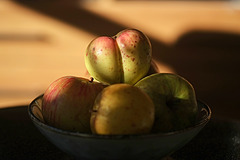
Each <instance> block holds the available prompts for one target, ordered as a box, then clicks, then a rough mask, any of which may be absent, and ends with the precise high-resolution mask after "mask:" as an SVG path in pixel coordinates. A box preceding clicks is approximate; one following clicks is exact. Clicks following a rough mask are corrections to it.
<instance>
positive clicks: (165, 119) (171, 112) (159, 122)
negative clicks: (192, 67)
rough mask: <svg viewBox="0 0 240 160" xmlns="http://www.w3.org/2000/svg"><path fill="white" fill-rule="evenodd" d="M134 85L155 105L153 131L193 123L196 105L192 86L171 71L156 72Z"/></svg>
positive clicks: (167, 129) (169, 129) (178, 127)
mask: <svg viewBox="0 0 240 160" xmlns="http://www.w3.org/2000/svg"><path fill="white" fill-rule="evenodd" d="M135 86H137V87H139V88H140V89H142V90H143V91H144V92H145V93H147V94H148V95H149V96H150V97H151V99H152V100H153V103H154V105H155V124H154V126H153V132H170V131H175V130H180V129H184V128H186V127H189V126H191V125H194V123H195V120H196V116H197V112H198V106H197V100H196V95H195V91H194V88H193V86H192V85H191V84H190V83H189V82H188V81H187V80H186V79H184V78H183V77H181V76H179V75H177V74H172V73H156V74H152V75H150V76H147V77H145V78H143V79H141V80H140V81H139V82H137V83H136V84H135Z"/></svg>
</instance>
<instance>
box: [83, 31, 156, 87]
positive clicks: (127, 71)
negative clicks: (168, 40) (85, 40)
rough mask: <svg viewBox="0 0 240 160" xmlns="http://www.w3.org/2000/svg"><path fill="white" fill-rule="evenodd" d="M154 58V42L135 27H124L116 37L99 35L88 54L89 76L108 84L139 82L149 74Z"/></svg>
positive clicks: (89, 46) (90, 46) (86, 56)
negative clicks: (152, 45) (152, 43)
mask: <svg viewBox="0 0 240 160" xmlns="http://www.w3.org/2000/svg"><path fill="white" fill-rule="evenodd" d="M151 59H152V47H151V43H150V41H149V39H148V37H147V36H146V35H144V34H143V33H142V32H141V31H139V30H136V29H125V30H123V31H121V32H119V33H118V34H116V35H115V36H113V37H107V36H101V37H97V38H96V39H94V40H93V41H91V42H90V44H89V45H88V47H87V50H86V54H85V64H86V68H87V70H88V72H89V73H90V75H91V76H93V77H94V78H95V79H97V80H98V81H100V82H102V83H107V84H116V83H128V84H134V83H136V82H137V81H138V80H140V79H141V78H142V77H144V76H145V75H146V74H147V72H148V70H149V68H150V65H151Z"/></svg>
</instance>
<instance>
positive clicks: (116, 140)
mask: <svg viewBox="0 0 240 160" xmlns="http://www.w3.org/2000/svg"><path fill="white" fill-rule="evenodd" d="M42 97H43V95H40V96H38V97H37V98H35V99H34V100H33V101H32V102H31V103H30V105H29V107H28V114H29V116H30V118H31V120H32V122H33V123H34V125H35V126H36V127H37V128H38V129H39V131H40V132H41V133H42V134H43V135H44V136H45V137H46V138H47V139H48V140H49V141H50V142H52V143H53V144H54V145H56V146H57V147H58V148H59V149H61V150H62V151H64V152H66V153H68V154H70V155H72V156H74V157H76V158H79V159H90V160H91V159H92V160H93V159H136V158H137V159H140V160H141V159H159V158H161V157H164V156H167V155H169V154H171V153H173V152H174V151H176V150H178V149H180V148H182V147H183V146H184V145H186V144H187V143H188V142H189V141H190V140H191V139H192V138H194V137H195V136H196V135H197V134H198V133H199V131H200V130H201V129H202V128H203V127H204V126H205V125H206V124H207V123H208V121H209V120H210V118H211V109H210V108H209V107H208V106H207V105H206V104H205V103H203V102H201V101H198V116H197V117H198V119H197V121H196V123H195V125H194V126H191V127H188V128H185V129H182V130H177V131H174V132H168V133H151V134H144V135H113V136H108V135H95V134H87V133H79V132H69V131H65V130H61V129H58V128H55V127H52V126H49V125H47V124H46V123H45V122H44V120H43V117H42V113H41V109H42Z"/></svg>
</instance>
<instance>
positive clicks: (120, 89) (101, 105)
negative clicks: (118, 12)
mask: <svg viewBox="0 0 240 160" xmlns="http://www.w3.org/2000/svg"><path fill="white" fill-rule="evenodd" d="M151 52H152V51H151V44H150V41H149V39H148V38H147V37H146V35H144V34H143V33H142V32H141V31H139V30H136V29H126V30H123V31H121V32H119V33H118V34H117V35H116V36H113V37H107V36H102V37H98V38H96V39H94V40H93V41H92V42H90V44H89V46H88V47H87V50H86V54H85V63H86V68H87V70H88V72H89V74H90V75H91V77H93V78H94V79H93V78H90V79H86V78H84V77H75V76H64V77H61V78H59V79H57V80H55V81H54V82H53V83H51V84H50V86H49V87H48V88H47V89H46V91H45V92H44V94H42V95H40V96H38V97H37V98H35V99H34V100H33V101H32V102H31V103H30V105H29V107H28V113H29V116H30V118H31V120H32V122H33V123H34V125H35V126H36V127H37V128H38V129H39V131H40V132H41V133H42V134H43V135H44V136H45V137H46V138H47V139H48V140H49V141H50V142H52V143H53V144H54V145H56V146H57V147H58V148H59V149H61V150H62V151H64V152H66V153H68V154H70V155H72V156H74V157H76V158H77V159H89V160H95V159H104V160H107V159H110V160H111V159H114V160H116V159H140V160H142V159H143V160H144V159H160V158H163V157H165V156H167V155H169V154H171V153H173V152H174V151H177V150H178V149H180V148H182V147H183V146H184V145H186V144H187V143H188V142H189V141H191V140H192V139H193V138H194V137H195V136H196V135H197V134H198V133H199V132H200V131H201V129H202V128H203V127H204V126H205V125H206V124H207V123H208V121H209V120H210V118H211V109H210V108H209V107H208V105H206V104H205V103H203V102H202V101H199V100H197V98H196V95H195V91H194V88H193V86H192V85H191V84H190V82H188V81H187V80H186V79H185V78H183V77H181V76H180V75H177V74H173V73H153V74H149V70H150V68H151V58H152V57H151V56H152V53H151ZM95 79H96V80H95Z"/></svg>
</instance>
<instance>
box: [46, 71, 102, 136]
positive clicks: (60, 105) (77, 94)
mask: <svg viewBox="0 0 240 160" xmlns="http://www.w3.org/2000/svg"><path fill="white" fill-rule="evenodd" d="M104 87H105V86H104V85H103V84H101V83H98V82H94V81H92V80H88V79H85V78H81V77H74V76H65V77H61V78H59V79H57V80H55V81H54V82H53V83H51V85H50V86H49V87H48V88H47V90H46V91H45V93H44V96H43V102H42V114H43V118H44V120H45V122H46V123H47V124H49V125H51V126H53V127H56V128H60V129H63V130H68V131H77V132H84V133H91V130H90V116H91V113H90V110H92V107H93V103H94V100H95V98H96V96H97V95H98V93H99V92H101V91H102V89H103V88H104Z"/></svg>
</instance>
